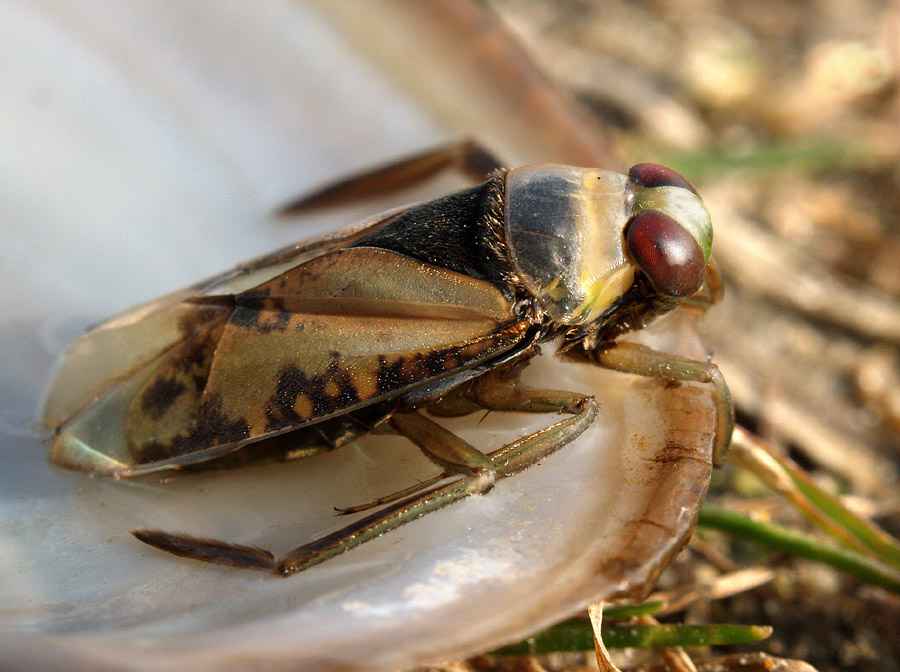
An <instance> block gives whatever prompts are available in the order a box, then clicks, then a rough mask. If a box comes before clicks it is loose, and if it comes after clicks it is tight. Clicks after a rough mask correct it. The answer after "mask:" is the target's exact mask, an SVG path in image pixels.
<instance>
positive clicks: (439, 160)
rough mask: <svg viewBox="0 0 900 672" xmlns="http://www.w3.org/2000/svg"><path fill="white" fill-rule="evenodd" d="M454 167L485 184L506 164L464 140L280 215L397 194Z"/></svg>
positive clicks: (319, 194) (318, 194) (314, 196)
mask: <svg viewBox="0 0 900 672" xmlns="http://www.w3.org/2000/svg"><path fill="white" fill-rule="evenodd" d="M451 167H452V168H455V169H456V170H458V171H459V172H461V173H462V174H463V175H465V176H467V177H471V178H473V179H474V180H476V181H478V182H483V181H484V180H485V179H487V177H488V176H489V175H490V174H491V173H493V172H494V171H496V170H498V169H500V168H502V167H503V165H502V164H501V163H500V161H499V160H497V158H496V157H494V155H493V154H491V153H490V152H489V151H488V150H487V149H485V148H484V147H482V146H481V145H479V144H478V143H477V142H475V141H474V140H461V141H459V142H454V143H452V144H449V145H443V146H441V147H437V148H435V149H430V150H427V151H425V152H422V153H421V154H416V155H414V156H411V157H408V158H405V159H400V160H399V161H396V162H394V163H389V164H387V165H383V166H378V167H376V168H373V169H371V170H368V171H364V172H361V173H356V174H354V175H350V176H349V177H347V178H344V179H342V180H340V181H338V182H333V183H331V184H329V185H326V186H325V187H322V188H321V189H317V190H315V191H313V192H310V193H308V194H305V195H303V196H301V197H300V198H299V199H297V200H296V201H293V202H292V203H289V204H288V205H286V206H285V207H284V208H282V209H281V211H280V214H281V215H297V214H299V213H302V212H305V211H307V210H312V209H313V208H321V207H330V206H334V205H337V204H344V203H351V202H355V201H363V200H366V199H368V198H372V197H374V196H380V195H384V194H389V193H394V192H398V191H401V190H403V189H406V188H407V187H411V186H413V185H415V184H418V183H420V182H423V181H424V180H426V179H428V178H429V177H432V176H434V175H437V174H438V173H440V172H441V171H443V170H446V169H447V168H451Z"/></svg>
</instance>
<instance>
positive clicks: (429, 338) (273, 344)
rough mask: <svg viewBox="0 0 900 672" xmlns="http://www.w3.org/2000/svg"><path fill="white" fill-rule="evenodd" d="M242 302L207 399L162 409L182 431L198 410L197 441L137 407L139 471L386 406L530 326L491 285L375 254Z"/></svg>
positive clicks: (321, 262) (132, 429) (286, 281)
mask: <svg viewBox="0 0 900 672" xmlns="http://www.w3.org/2000/svg"><path fill="white" fill-rule="evenodd" d="M234 300H235V308H234V309H233V311H232V313H231V315H230V316H229V319H228V321H227V324H226V325H225V326H224V330H223V333H222V336H221V338H220V339H219V342H218V345H217V347H216V348H215V353H214V356H213V358H212V360H211V362H210V363H209V372H208V377H207V380H206V382H205V386H204V389H203V393H202V395H201V396H200V398H199V399H195V396H196V388H195V387H194V386H192V385H190V384H187V381H186V380H183V381H182V383H184V384H180V385H170V386H169V387H168V388H167V389H168V390H169V391H171V390H173V389H176V388H178V389H179V390H181V393H180V394H172V395H168V396H166V397H165V398H164V400H165V401H166V402H168V403H169V404H170V409H171V413H172V414H173V419H177V420H179V421H180V420H181V419H182V418H183V409H184V408H185V406H186V405H188V406H189V405H190V404H192V403H196V404H197V405H196V416H195V418H194V420H193V422H192V424H191V426H190V428H189V430H188V431H187V432H176V433H171V432H170V433H169V435H168V437H167V438H165V439H163V438H162V437H163V436H164V435H163V433H162V432H161V431H159V430H158V429H154V424H155V423H156V421H149V422H148V421H147V417H146V416H147V414H148V411H149V409H147V408H146V407H145V405H144V404H143V403H140V404H139V403H135V404H133V405H132V408H131V409H130V412H129V417H128V423H127V424H128V427H129V442H130V444H131V448H132V451H133V454H134V461H135V463H136V464H138V465H155V464H159V463H160V462H170V461H173V460H176V461H177V460H178V459H179V458H180V457H182V456H191V455H195V456H196V455H200V454H208V453H209V451H215V449H216V448H217V447H227V446H238V445H240V444H241V443H245V442H247V441H249V440H256V439H260V438H263V437H266V436H269V435H273V434H276V433H280V432H284V431H288V430H290V429H294V428H297V427H301V426H303V425H305V424H309V423H312V422H316V421H319V420H323V419H325V418H328V417H331V416H334V415H337V414H340V413H345V412H347V411H349V410H352V409H355V408H359V407H360V406H364V405H367V404H370V403H374V402H376V401H379V400H383V399H387V398H389V397H391V396H394V395H397V394H400V393H402V392H404V391H406V390H410V389H412V388H414V387H417V386H420V385H423V384H426V383H427V382H429V381H431V380H434V379H435V378H438V377H441V376H445V375H450V374H452V373H454V372H457V371H459V370H460V369H462V368H466V367H469V366H473V365H475V364H477V363H478V362H480V361H483V360H485V359H488V358H490V357H492V356H495V355H497V354H498V353H501V352H503V351H504V350H507V349H509V348H511V347H513V346H514V345H515V344H516V343H518V342H519V341H520V340H521V339H522V337H523V335H524V330H525V328H526V326H527V325H525V324H524V323H518V322H516V321H515V319H514V315H513V312H512V307H511V305H510V303H509V301H508V300H507V299H506V298H505V296H504V295H503V293H502V292H501V291H500V290H499V289H497V288H496V287H495V286H493V285H492V284H490V283H488V282H485V281H481V280H476V279H473V278H470V277H468V276H464V275H461V274H458V273H454V272H452V271H448V270H445V269H441V268H437V267H434V266H430V265H427V264H423V263H421V262H418V261H416V260H414V259H411V258H409V257H406V256H404V255H400V254H397V253H394V252H390V251H387V250H382V249H376V248H348V249H342V250H337V251H335V252H332V253H329V254H327V255H324V256H322V257H319V258H317V259H314V260H312V261H309V262H307V263H305V264H303V265H301V266H298V267H296V268H294V269H291V270H290V271H288V272H286V273H284V274H282V275H280V276H279V277H277V278H275V279H273V280H271V281H269V282H267V283H264V284H263V285H260V286H258V287H255V288H253V289H252V290H249V291H247V292H244V293H242V294H240V295H238V296H236V297H234ZM167 380H168V381H170V382H171V381H173V380H174V379H172V378H169V379H167ZM147 389H150V388H149V387H148V388H147ZM160 389H163V388H162V387H160ZM161 400H163V397H162V396H161V397H160V398H159V399H157V401H161ZM170 409H160V407H159V406H158V405H157V406H154V407H153V409H152V410H153V412H154V413H157V414H158V413H159V412H160V410H162V413H163V415H165V414H166V413H168V412H170ZM181 426H182V427H183V425H181Z"/></svg>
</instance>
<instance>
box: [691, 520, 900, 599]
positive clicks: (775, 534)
mask: <svg viewBox="0 0 900 672" xmlns="http://www.w3.org/2000/svg"><path fill="white" fill-rule="evenodd" d="M697 522H698V524H699V525H701V526H703V527H707V528H713V529H717V530H721V531H723V532H727V533H728V534H731V535H733V536H736V537H742V538H745V539H751V540H753V541H756V542H758V543H760V544H763V545H764V546H767V547H769V548H773V549H776V550H779V551H783V552H785V553H789V554H791V555H795V556H798V557H801V558H808V559H810V560H817V561H818V562H822V563H825V564H827V565H831V566H832V567H834V568H835V569H839V570H841V571H843V572H846V573H848V574H851V575H853V576H855V577H857V578H859V579H862V580H863V581H866V582H868V583H871V584H874V585H876V586H881V587H882V588H884V589H885V590H889V591H891V592H893V593H900V573H898V572H896V571H894V570H893V569H891V568H890V567H886V566H885V565H883V564H881V563H880V562H877V561H875V560H872V559H870V558H866V557H864V556H862V555H860V554H858V553H855V552H853V551H850V550H847V549H843V548H838V547H835V546H831V545H830V544H826V543H824V542H822V541H821V540H819V539H816V538H815V537H811V536H808V535H806V534H801V533H799V532H795V531H793V530H789V529H787V528H786V527H782V526H781V525H775V524H772V523H762V522H759V521H756V520H753V519H752V518H749V517H747V516H744V515H742V514H739V513H735V512H734V511H729V510H727V509H722V508H719V507H715V506H709V505H706V506H704V507H703V508H702V509H701V510H700V518H699V520H698V521H697Z"/></svg>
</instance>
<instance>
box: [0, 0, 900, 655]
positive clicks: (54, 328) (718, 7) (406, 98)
mask: <svg viewBox="0 0 900 672" xmlns="http://www.w3.org/2000/svg"><path fill="white" fill-rule="evenodd" d="M0 19H2V20H3V25H4V26H5V27H4V30H3V31H0V75H2V81H3V82H4V85H3V86H2V87H0V147H3V154H4V158H3V160H2V161H0V193H2V199H3V202H4V208H3V212H2V213H0V233H2V236H3V239H4V240H3V243H2V245H0V267H2V268H3V270H4V275H5V280H4V281H3V282H2V283H0V306H2V307H3V312H4V315H5V317H4V319H3V321H2V323H0V343H2V349H3V352H4V356H3V365H2V370H0V376H2V378H0V395H2V408H0V429H2V430H3V439H4V441H3V443H2V445H0V456H2V458H3V460H4V463H6V464H13V463H14V464H15V465H16V467H15V469H13V470H7V472H8V473H7V475H6V476H4V480H3V482H2V493H3V499H4V508H3V514H4V519H3V521H4V524H5V527H4V528H3V529H4V531H5V536H6V537H7V541H8V542H9V543H8V544H7V547H6V548H5V549H3V550H4V551H5V555H0V558H4V559H5V560H6V561H7V562H8V563H10V564H9V565H8V566H13V560H15V562H18V563H21V558H20V557H19V556H18V553H19V552H20V550H21V549H20V548H19V547H18V545H19V544H20V542H22V540H25V541H27V542H28V543H29V544H35V545H39V544H44V543H50V546H49V547H50V548H51V549H55V550H60V551H63V550H65V549H64V547H63V545H62V544H59V546H53V543H52V539H51V541H50V542H47V540H46V537H47V536H49V533H48V530H49V529H51V527H50V526H49V524H48V525H47V526H42V525H43V523H41V521H42V520H46V519H49V518H52V516H53V515H54V511H56V510H57V509H47V510H44V509H42V508H41V506H42V504H40V503H39V502H40V501H41V500H40V497H42V496H44V495H46V496H47V497H48V498H49V497H56V496H57V495H58V494H59V493H68V492H69V491H70V489H71V488H73V487H74V486H73V483H75V481H74V480H73V479H72V475H70V474H60V473H58V472H55V471H52V470H49V469H48V468H47V467H46V465H45V464H44V459H43V452H42V451H43V449H42V447H41V446H40V441H41V436H42V435H41V434H40V432H39V431H37V429H36V428H35V427H34V419H35V418H36V417H37V415H38V411H37V408H38V406H39V402H40V399H41V396H42V392H43V387H44V386H45V385H46V382H47V377H48V376H49V374H50V371H51V367H52V364H53V359H54V357H55V356H56V355H58V354H59V353H60V352H61V351H62V349H63V348H64V347H65V344H67V343H69V342H70V341H71V340H72V339H73V338H74V337H75V336H76V335H77V334H78V333H79V332H80V331H81V330H82V329H83V328H85V327H86V326H87V325H88V324H90V323H92V322H94V321H96V320H97V319H99V318H102V317H104V316H106V315H108V314H110V313H114V312H116V311H117V310H120V309H124V308H126V307H127V306H129V305H132V304H134V303H136V302H138V301H141V300H145V299H147V298H150V297H153V296H156V295H159V294H161V293H163V292H165V291H168V290H174V289H177V288H179V287H182V286H184V285H187V284H189V283H191V282H194V281H196V280H197V279H199V278H202V277H205V276H208V275H211V274H212V273H215V272H218V271H220V270H222V269H223V268H227V267H229V266H231V265H233V264H235V263H238V262H239V261H241V260H243V259H246V258H249V257H253V256H254V255H256V254H261V253H264V252H266V251H268V250H270V249H272V248H274V247H277V246H279V245H283V244H287V243H289V242H291V241H292V240H295V239H297V238H302V237H305V236H306V235H307V234H314V233H317V232H320V231H322V230H325V229H327V228H328V227H330V226H333V225H334V223H335V222H336V221H338V220H340V221H344V222H346V221H353V220H354V219H358V218H359V217H361V216H363V215H366V214H369V213H370V212H371V209H372V206H371V205H365V206H351V207H349V208H347V209H346V210H345V211H343V212H342V213H341V214H340V215H339V216H335V215H333V214H329V213H317V214H314V215H313V216H312V217H311V218H310V219H308V220H306V221H305V223H304V225H303V226H304V228H303V229H302V234H298V229H297V228H296V227H295V226H285V222H283V221H280V220H278V219H277V218H275V217H273V213H274V212H275V211H277V209H278V208H279V207H281V206H282V205H284V204H285V203H287V202H289V201H290V200H291V199H292V198H293V197H295V196H296V195H297V194H299V193H302V192H304V191H306V190H309V189H311V188H315V187H317V186H320V185H322V184H323V183H327V182H328V181H329V180H330V179H332V178H333V177H336V176H339V175H341V174H344V173H347V172H349V171H353V170H359V169H361V168H365V167H369V166H372V165H376V164H378V163H381V162H384V161H387V160H390V159H394V158H396V157H398V156H402V155H405V154H409V153H411V152H415V151H419V150H421V149H424V148H427V147H432V146H434V145H436V144H439V143H442V142H447V141H450V140H454V139H457V138H460V137H473V138H477V139H478V140H480V141H482V142H484V143H485V144H486V145H487V146H488V147H489V148H491V149H492V150H493V151H495V152H496V153H497V154H498V155H499V156H500V158H502V159H503V160H504V161H506V162H508V163H509V164H510V165H518V164H524V163H530V162H540V161H558V162H567V163H573V164H580V165H597V166H601V167H608V168H617V169H623V168H627V167H628V166H629V165H631V164H633V163H636V162H642V161H656V162H659V163H663V164H665V165H669V166H671V167H673V168H675V169H676V170H678V171H680V172H682V173H683V174H684V175H685V176H687V177H688V178H689V179H690V180H691V181H693V182H694V183H695V184H696V185H697V187H698V190H699V191H700V193H701V194H702V195H703V197H704V200H705V202H706V204H707V206H708V207H709V209H710V212H711V214H712V217H713V221H714V225H715V233H716V241H715V244H714V256H715V258H716V259H717V260H718V262H719V264H720V267H721V270H722V273H723V275H724V277H725V281H726V298H725V300H724V301H723V303H722V304H721V305H719V306H717V307H716V308H715V309H713V310H711V311H710V312H709V313H708V315H707V318H706V320H705V322H704V329H705V332H706V334H705V335H706V337H707V339H708V341H709V343H710V347H711V350H712V351H713V353H714V360H715V361H716V362H717V363H718V364H719V365H720V366H721V368H722V371H723V373H724V374H725V376H726V379H727V380H728V381H729V384H730V385H731V388H732V391H733V393H734V396H735V400H736V403H737V408H738V417H739V422H740V423H741V424H743V425H744V426H745V427H747V428H748V429H750V430H751V431H753V432H755V433H756V434H758V435H759V436H761V437H764V438H765V439H767V440H768V441H770V442H771V444H772V445H773V446H774V447H775V449H776V450H777V451H780V452H781V454H783V455H786V456H789V457H790V458H792V459H793V460H795V461H796V463H798V464H799V465H800V466H802V467H803V468H805V469H806V470H807V471H808V472H809V474H810V475H811V477H812V479H813V480H814V482H815V483H816V484H817V485H818V486H820V487H821V488H822V489H823V490H826V491H828V492H831V493H834V494H835V495H837V496H838V497H839V498H840V500H841V501H842V502H843V504H844V505H845V506H846V507H847V508H848V509H849V510H851V511H852V512H853V513H855V514H857V515H859V516H860V517H862V518H865V519H870V520H874V521H875V522H876V523H877V524H879V525H880V526H881V527H883V528H884V529H885V530H887V531H888V532H889V533H891V534H893V535H894V536H897V535H898V534H900V484H898V466H900V461H898V458H900V454H898V453H900V450H898V449H900V436H898V432H900V355H898V352H900V350H898V346H900V224H898V215H900V167H898V161H897V157H898V154H900V123H898V122H900V119H898V114H900V98H898V94H900V91H898V74H900V7H898V5H897V3H896V2H891V1H885V2H876V1H872V2H867V1H862V0H818V1H810V2H794V1H791V0H764V1H762V2H755V3H731V2H726V1H724V0H723V1H715V0H681V1H677V2H676V1H672V2H662V1H647V2H616V1H615V0H609V1H603V0H556V1H553V2H549V1H547V0H544V1H540V0H490V1H489V2H485V3H482V2H474V1H473V2H450V1H447V2H438V1H436V0H435V1H433V2H411V1H410V2H402V1H401V0H395V1H393V2H366V3H352V2H337V1H329V0H310V2H299V1H298V2H292V1H289V0H282V1H278V2H275V1H273V2H266V3H263V4H259V5H255V4H251V3H247V4H241V3H228V4H227V5H220V4H219V3H217V2H212V1H207V2H194V3H190V4H189V5H182V4H180V3H156V2H134V3H126V4H116V5H110V4H108V3H104V2H99V1H90V0H88V1H86V2H81V3H74V2H50V1H46V2H44V1H40V2H24V1H22V2H15V1H11V0H6V1H4V2H0ZM35 54H40V55H41V57H40V58H37V57H36V56H35ZM423 110H424V111H423ZM338 112H340V114H338ZM460 184H464V182H463V181H462V180H460V179H459V178H457V177H452V176H451V177H446V178H441V180H439V182H438V188H440V189H444V190H446V189H447V188H452V187H453V186H458V185H460ZM431 188H434V185H432V187H431ZM421 193H424V192H411V193H406V194H401V195H398V196H396V197H393V198H391V199H388V200H387V201H385V202H383V203H382V205H383V206H385V207H387V206H391V205H395V204H398V203H401V202H406V201H408V200H410V199H411V198H416V197H417V195H418V194H421ZM88 259H89V260H90V261H89V262H86V260H88ZM148 260H151V261H150V263H149V264H148ZM123 277H125V278H128V282H127V283H122V282H121V281H120V279H121V278H123ZM90 487H93V486H90ZM709 503H710V504H711V505H712V506H714V507H722V508H727V509H729V510H732V511H736V512H739V513H743V514H747V515H748V516H752V517H754V519H757V520H763V521H772V522H777V523H780V524H783V525H785V526H788V527H790V528H791V529H795V530H798V531H804V532H807V533H813V528H812V526H810V525H809V524H808V523H807V522H806V520H805V518H804V517H803V516H802V515H800V514H799V513H798V512H797V510H796V509H795V508H794V507H793V506H790V505H788V504H785V503H784V500H783V499H781V498H779V497H778V496H776V495H774V494H772V491H771V489H770V488H769V487H767V486H764V485H763V484H762V483H761V482H760V481H759V480H758V479H757V478H756V477H755V476H753V475H752V474H751V473H750V470H748V469H744V468H740V467H737V466H734V465H731V466H728V467H726V468H724V469H722V470H720V471H718V472H717V474H716V475H715V476H714V483H713V487H712V490H711V494H710V497H709ZM35 512H37V513H35ZM701 522H702V521H701ZM816 534H818V533H816ZM98 535H99V536H98V538H102V534H99V533H98ZM13 539H14V540H15V544H13V542H12V541H11V540H13ZM13 551H15V557H14V553H13ZM738 568H744V569H746V568H756V569H764V570H766V571H767V572H770V576H769V579H770V580H769V581H768V582H767V583H766V584H765V585H764V586H763V587H757V588H754V589H752V590H745V591H737V592H738V593H739V594H737V595H735V596H733V597H730V598H728V599H722V600H713V599H706V598H704V599H696V600H694V601H693V602H692V603H691V606H690V607H689V608H688V609H687V612H686V613H681V614H679V615H678V616H677V617H676V619H677V620H678V621H679V622H682V621H687V622H699V623H719V622H735V623H751V624H769V625H772V626H774V635H773V636H772V637H771V638H770V639H769V640H767V641H766V642H763V643H761V644H758V645H754V647H755V648H752V649H751V650H763V651H767V652H768V653H770V654H773V655H776V656H783V657H786V658H796V659H802V660H806V661H808V662H809V663H811V664H813V665H815V666H816V668H817V669H819V670H823V671H824V670H886V671H892V670H900V627H898V624H900V601H898V597H897V594H896V592H891V591H890V589H886V588H884V586H883V585H882V586H881V587H878V586H876V585H874V584H873V582H872V581H869V580H865V579H860V578H858V577H857V578H853V577H850V576H849V575H847V574H846V573H843V572H840V571H837V570H835V569H833V568H831V567H830V566H827V565H825V564H823V563H822V562H819V561H817V560H810V559H799V558H798V557H796V555H795V554H792V553H789V552H786V551H785V550H783V549H781V550H772V548H767V547H765V546H764V545H762V544H761V543H758V542H755V541H753V540H747V539H738V538H736V537H734V536H732V535H729V534H724V533H722V532H721V531H717V530H714V529H712V527H711V526H704V525H701V527H700V528H698V532H697V533H696V535H695V541H694V542H692V544H691V545H690V546H689V547H688V549H687V550H686V551H685V552H684V553H682V554H681V555H680V556H679V557H678V558H677V559H676V560H675V562H674V563H673V565H672V566H671V567H670V569H669V570H667V572H666V573H665V574H664V575H663V576H662V578H661V583H660V586H661V588H662V589H664V590H669V591H671V590H676V589H678V588H679V587H685V586H698V585H707V584H709V583H711V582H714V581H715V580H716V578H717V577H720V576H723V575H728V573H729V572H730V571H733V570H735V569H738ZM891 571H894V572H895V575H896V571H900V570H898V569H897V567H894V568H893V569H892V570H891ZM127 574H128V572H127V571H126V570H124V569H123V570H122V575H121V577H124V578H127ZM20 590H24V589H20ZM13 594H14V592H13V593H9V594H8V595H13ZM11 599H12V598H10V600H11ZM740 650H741V651H747V650H748V649H747V648H743V649H740ZM695 653H696V656H695V657H696V658H698V659H701V658H705V657H707V654H708V653H709V652H708V651H706V650H703V649H698V650H696V651H695ZM628 655H630V654H623V661H622V664H623V665H624V664H626V663H629V664H633V665H643V664H645V663H644V661H642V660H641V659H629V658H628V657H627V656H628ZM592 660H593V659H592V658H591V656H587V657H585V656H573V657H557V658H554V659H552V660H549V661H548V660H543V661H541V664H543V665H547V666H551V667H552V666H556V667H558V668H559V669H570V668H572V669H574V668H578V667H581V666H586V665H592V664H593V662H592ZM532 664H535V665H536V664H537V663H535V662H533V661H531V662H528V663H527V665H532ZM654 664H656V663H653V662H647V663H646V665H647V666H652V665H654ZM460 665H467V666H469V667H475V668H476V669H482V668H483V669H494V668H495V667H499V668H503V669H507V668H512V667H515V666H516V665H522V666H525V665H526V663H524V662H522V661H520V660H504V659H491V660H488V659H478V660H475V661H470V662H469V663H464V664H463V663H460ZM646 669H651V668H650V667H647V668H646ZM726 669H731V668H726ZM734 669H739V668H737V667H735V668H734Z"/></svg>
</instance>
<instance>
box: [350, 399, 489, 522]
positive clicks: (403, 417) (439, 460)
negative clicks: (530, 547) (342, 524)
mask: <svg viewBox="0 0 900 672" xmlns="http://www.w3.org/2000/svg"><path fill="white" fill-rule="evenodd" d="M476 408H477V407H476ZM389 425H390V426H391V428H392V429H393V430H394V431H396V432H397V433H398V434H401V435H402V436H405V437H406V438H407V439H409V440H410V441H411V442H412V443H414V444H415V445H416V446H418V447H419V449H420V450H421V451H422V452H423V453H424V454H425V456H426V457H427V458H428V459H429V460H431V461H432V462H434V463H435V464H437V465H438V466H441V467H444V471H443V472H442V473H441V474H439V475H437V476H435V477H433V478H429V479H427V480H425V481H421V482H419V483H416V484H415V485H413V486H410V487H409V488H404V489H403V490H400V491H398V492H395V493H392V494H390V495H386V496H384V497H379V498H378V499H376V500H374V501H372V502H367V503H366V504H360V505H357V506H352V507H350V508H347V509H339V510H338V511H339V512H340V513H342V514H347V513H357V512H359V511H366V510H368V509H373V508H375V507H377V506H381V505H383V504H389V503H390V502H395V501H397V500H398V499H402V498H404V497H408V496H410V495H414V494H416V493H417V492H421V491H422V490H425V489H426V488H429V487H431V486H433V485H436V484H437V483H440V482H441V481H442V480H444V479H445V478H448V477H450V476H453V475H455V474H462V475H464V476H473V477H478V478H479V479H480V483H481V485H479V486H478V487H479V488H480V489H479V490H478V492H487V491H488V490H490V489H491V487H492V486H493V484H494V469H493V465H492V464H491V460H490V458H489V457H488V456H487V455H485V454H484V453H482V452H481V451H480V450H478V449H477V448H475V447H474V446H473V445H471V444H469V443H467V442H466V441H463V440H462V439H461V438H459V437H458V436H456V435H455V434H453V433H452V432H449V431H447V430H446V429H444V428H443V427H441V426H440V425H439V424H437V423H436V422H434V421H432V420H429V419H428V418H426V417H425V416H424V415H422V414H420V413H399V414H397V415H394V416H393V417H392V418H391V419H390V421H389ZM473 494H474V492H473Z"/></svg>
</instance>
